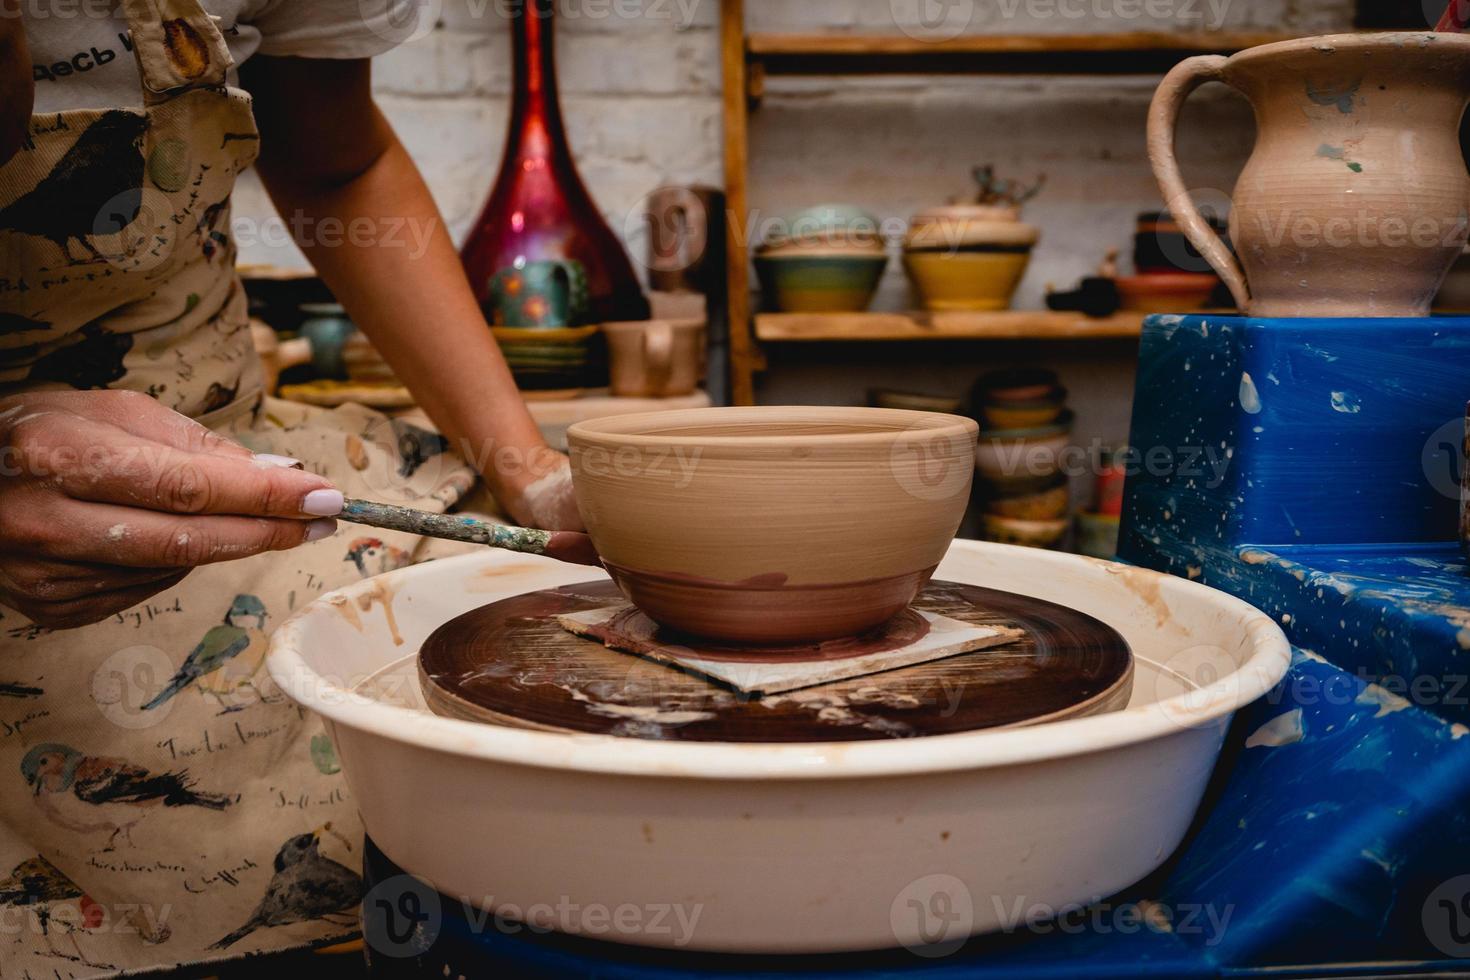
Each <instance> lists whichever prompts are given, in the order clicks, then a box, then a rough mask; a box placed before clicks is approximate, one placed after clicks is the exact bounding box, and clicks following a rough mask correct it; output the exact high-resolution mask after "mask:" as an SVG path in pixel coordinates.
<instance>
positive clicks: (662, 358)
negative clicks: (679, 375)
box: [643, 320, 674, 398]
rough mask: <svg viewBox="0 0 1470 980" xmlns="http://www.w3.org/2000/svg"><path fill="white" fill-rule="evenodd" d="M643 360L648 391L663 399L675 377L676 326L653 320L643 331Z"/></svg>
mask: <svg viewBox="0 0 1470 980" xmlns="http://www.w3.org/2000/svg"><path fill="white" fill-rule="evenodd" d="M643 359H644V363H645V364H646V365H647V371H648V391H649V394H651V395H653V396H654V397H656V398H661V397H663V396H664V394H665V393H666V392H667V391H668V387H669V381H670V380H671V379H672V378H673V375H674V325H673V324H672V323H670V322H669V321H667V320H651V321H649V323H648V325H647V328H646V329H645V330H644V331H643Z"/></svg>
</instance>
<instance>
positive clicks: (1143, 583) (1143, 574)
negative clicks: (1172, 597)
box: [1104, 564, 1173, 626]
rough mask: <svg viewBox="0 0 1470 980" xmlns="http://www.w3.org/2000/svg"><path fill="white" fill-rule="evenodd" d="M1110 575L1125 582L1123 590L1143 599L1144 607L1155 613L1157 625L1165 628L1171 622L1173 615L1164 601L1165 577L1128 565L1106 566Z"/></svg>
mask: <svg viewBox="0 0 1470 980" xmlns="http://www.w3.org/2000/svg"><path fill="white" fill-rule="evenodd" d="M1104 567H1105V568H1106V569H1107V572H1108V574H1109V575H1115V576H1117V577H1118V578H1120V579H1122V580H1123V588H1125V589H1127V590H1128V591H1129V592H1132V593H1133V594H1134V595H1136V596H1138V598H1140V599H1142V600H1143V602H1144V605H1146V606H1148V607H1149V609H1150V610H1151V611H1152V612H1153V614H1154V618H1155V619H1156V620H1157V621H1158V622H1157V625H1159V626H1163V625H1164V624H1165V623H1167V622H1169V620H1170V619H1171V618H1172V616H1173V614H1172V613H1171V612H1170V611H1169V604H1168V603H1167V602H1165V601H1164V597H1163V594H1162V590H1163V583H1164V577H1163V576H1162V575H1160V574H1159V573H1158V572H1151V571H1148V570H1147V569H1142V568H1130V567H1129V566H1127V565H1117V564H1108V565H1105V566H1104Z"/></svg>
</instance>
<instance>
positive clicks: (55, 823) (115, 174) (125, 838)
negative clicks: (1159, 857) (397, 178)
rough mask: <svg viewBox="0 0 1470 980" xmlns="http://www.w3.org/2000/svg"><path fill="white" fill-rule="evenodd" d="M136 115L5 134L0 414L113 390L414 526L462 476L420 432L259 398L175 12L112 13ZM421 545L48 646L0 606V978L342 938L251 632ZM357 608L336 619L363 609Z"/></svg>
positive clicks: (319, 840)
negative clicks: (131, 61)
mask: <svg viewBox="0 0 1470 980" xmlns="http://www.w3.org/2000/svg"><path fill="white" fill-rule="evenodd" d="M121 5H122V9H123V11H124V13H125V16H126V18H127V22H128V26H129V28H130V33H131V38H132V43H133V49H134V54H135V56H136V58H137V61H138V65H139V67H140V71H141V78H142V85H143V96H144V106H143V108H142V109H141V110H137V109H108V108H102V109H87V110H77V111H68V112H61V113H49V114H45V115H38V116H35V117H33V118H32V120H31V125H30V140H29V142H28V143H27V145H26V146H25V147H24V148H23V149H22V150H21V152H20V153H19V154H17V156H16V157H15V158H14V159H12V160H11V161H10V162H9V163H8V164H6V165H5V166H3V167H0V395H6V396H9V395H13V394H17V393H24V392H26V391H40V390H79V391H85V390H92V389H107V388H114V389H129V390H134V391H142V392H146V393H148V394H150V395H151V396H153V397H154V398H155V399H157V400H158V401H159V402H160V403H161V404H163V405H165V406H166V407H168V408H171V409H173V410H175V411H178V412H180V413H183V414H185V415H188V416H190V417H193V418H195V419H198V420H199V421H201V422H203V423H204V424H206V425H208V426H210V427H211V428H213V429H215V430H216V431H218V432H220V433H221V434H223V435H226V436H228V437H230V438H232V439H235V440H236V441H238V442H240V443H242V444H244V445H245V446H246V447H248V448H250V449H252V450H254V451H256V452H259V453H275V454H280V455H286V456H291V457H294V458H297V459H301V460H304V461H306V463H307V465H308V466H309V467H310V468H311V469H313V470H314V471H317V472H320V473H322V474H324V475H325V476H327V477H328V478H330V479H331V480H333V481H334V482H335V483H336V485H337V486H338V487H339V488H341V489H342V490H343V491H345V492H347V493H348V495H349V496H361V497H369V498H375V499H381V500H388V501H391V502H395V503H404V504H406V505H409V506H415V507H420V508H424V509H430V510H441V511H442V510H446V509H448V508H450V507H452V506H454V505H456V504H457V503H458V502H459V501H460V500H461V499H462V498H463V497H464V496H465V495H466V494H467V493H468V492H469V491H470V489H471V487H472V486H473V485H474V482H475V474H474V473H473V471H472V470H471V469H469V468H468V467H467V466H465V465H464V463H463V462H462V461H461V460H460V459H459V457H457V456H455V455H453V454H452V453H449V452H446V449H447V444H446V443H445V441H444V440H443V439H441V438H440V437H439V436H438V435H437V434H436V433H434V432H433V431H431V430H430V429H428V428H426V427H425V426H424V425H418V424H414V423H411V422H407V421H404V420H402V419H391V420H390V419H387V418H385V417H383V416H381V415H378V414H376V413H374V412H371V411H369V410H367V409H364V408H361V407H358V406H345V407H343V408H339V409H336V410H331V411H328V410H324V409H317V408H310V407H307V406H303V405H296V404H290V403H286V402H282V401H278V400H276V399H273V398H269V397H266V396H265V395H264V392H263V388H262V386H263V375H262V372H261V368H260V364H259V361H258V359H257V357H256V355H255V352H254V350H253V347H252V344H251V339H250V330H249V325H248V320H247V315H246V298H245V295H244V292H243V290H242V287H241V285H240V282H239V279H238V278H237V277H236V275H235V272H234V264H235V246H234V243H233V241H232V238H231V233H230V193H231V191H232V189H233V187H234V183H235V179H236V177H237V176H238V175H239V174H240V173H241V172H242V171H244V170H245V169H246V168H247V167H249V166H250V165H251V163H252V162H253V161H254V159H255V156H256V153H257V151H258V144H259V134H258V132H257V129H256V126H255V120H254V117H253V115H252V112H251V103H250V98H249V96H248V95H247V94H246V93H244V92H242V91H239V90H238V89H235V88H232V87H230V86H229V80H228V73H229V70H230V68H231V67H232V62H231V58H230V54H229V51H228V49H227V47H226V45H225V42H224V38H223V37H222V35H221V33H220V30H219V28H218V27H217V26H216V24H215V22H214V20H213V18H211V17H210V15H209V14H208V13H207V12H206V11H205V10H204V9H203V8H202V7H201V6H200V3H199V2H198V0H122V4H121ZM422 544H423V542H422V541H420V540H419V539H417V538H415V537H413V536H411V535H406V534H397V533H394V532H383V531H374V532H372V533H366V532H364V531H362V530H360V529H354V528H352V527H350V526H347V525H344V527H343V529H342V530H340V531H339V532H338V534H337V535H336V536H335V537H332V538H328V539H325V540H323V541H319V542H316V543H314V544H310V545H306V546H303V547H301V548H298V549H296V550H294V551H290V552H284V553H274V554H267V555H261V556H258V557H255V558H250V559H245V560H242V561H238V562H229V563H225V564H219V565H211V566H206V567H204V568H200V569H198V570H196V571H195V572H194V573H193V574H191V575H190V576H189V577H188V578H186V579H184V580H183V581H182V582H181V583H180V584H179V585H177V586H176V587H174V588H173V589H170V590H168V591H167V592H164V593H160V594H159V595H157V596H154V597H153V598H152V599H150V600H149V601H148V602H146V603H144V604H142V605H140V606H137V607H134V608H133V609H129V610H127V611H125V612H123V613H120V614H118V615H115V616H113V617H111V618H110V619H108V620H106V621H104V622H101V623H98V624H95V625H92V626H88V627H85V628H82V629H75V630H65V631H56V632H53V631H49V630H46V629H43V628H40V627H38V626H36V625H35V624H33V623H31V622H29V621H28V620H27V619H26V618H25V617H23V616H22V615H20V614H19V613H16V612H14V611H11V610H9V609H5V608H3V607H0V926H3V927H6V928H0V962H3V963H4V964H5V968H4V971H3V972H4V973H5V974H6V975H12V974H14V975H25V973H24V971H26V970H29V971H30V974H31V975H38V976H39V975H45V976H51V975H53V971H54V975H56V976H61V977H68V976H88V975H93V974H97V973H107V972H114V971H117V970H126V969H144V968H148V967H153V966H159V965H169V964H191V963H198V962H204V961H208V960H212V959H217V958H222V957H229V956H235V955H240V954H244V953H250V952H260V951H267V950H278V949H286V948H292V947H300V946H306V945H319V944H325V943H329V942H333V941H337V940H340V939H342V938H345V937H347V936H349V935H351V934H353V933H355V932H356V929H357V909H356V906H357V902H358V899H359V892H360V886H361V881H360V879H359V877H358V873H357V870H356V869H357V867H358V866H359V862H360V861H361V841H362V829H361V826H360V824H359V821H358V817H357V814H356V811H355V808H354V806H353V802H352V800H351V799H350V798H349V795H348V791H347V787H346V784H345V783H344V782H343V779H342V776H341V775H340V770H339V766H338V763H337V759H336V755H335V752H334V750H333V747H332V745H331V742H330V740H329V739H328V738H327V736H326V735H325V733H324V731H323V729H322V726H321V724H320V723H319V722H318V721H317V720H316V719H315V718H314V717H310V716H307V715H305V714H303V713H302V712H301V711H300V710H299V709H298V708H296V706H295V705H294V704H292V703H291V702H290V701H288V700H287V699H286V698H285V697H284V695H283V694H282V693H281V692H280V691H279V690H277V689H275V687H274V686H273V684H272V683H271V681H270V678H269V676H268V675H267V673H266V671H265V669H264V666H263V663H264V658H265V652H266V643H267V637H268V636H269V633H270V631H271V629H273V628H274V627H275V626H276V625H278V624H279V623H280V622H281V621H282V620H283V619H285V618H286V617H287V616H289V615H290V614H291V613H292V612H293V611H295V610H297V609H299V608H300V607H301V606H302V605H304V604H305V603H307V602H310V601H311V600H312V599H314V598H316V597H317V596H319V595H320V594H322V593H323V592H326V591H329V590H331V589H334V588H337V587H339V586H341V585H345V584H347V583H349V582H351V581H355V580H357V579H359V578H362V577H365V576H369V575H374V574H377V573H379V572H382V571H387V570H390V569H392V568H396V567H399V566H402V565H404V564H408V563H410V562H411V561H414V560H416V559H418V558H420V557H422V556H423V550H422V547H421V546H422ZM390 613H391V610H375V611H372V612H371V613H370V612H368V611H364V613H363V615H364V616H366V615H369V614H373V615H380V614H390Z"/></svg>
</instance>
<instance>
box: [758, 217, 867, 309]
mask: <svg viewBox="0 0 1470 980" xmlns="http://www.w3.org/2000/svg"><path fill="white" fill-rule="evenodd" d="M887 265H888V252H887V250H886V249H885V247H884V244H883V236H882V235H881V234H880V233H879V228H878V219H877V218H875V217H874V216H873V215H871V214H869V213H868V212H866V211H864V210H862V209H861V208H857V207H853V206H852V205H847V204H819V205H817V206H816V207H811V208H806V209H804V210H801V211H797V212H795V213H793V214H790V215H787V216H786V217H785V218H783V219H782V220H781V221H779V222H777V225H776V227H775V228H774V229H772V230H771V232H770V233H769V234H767V235H766V237H765V241H764V243H763V244H762V245H761V246H760V248H758V249H756V253H755V271H756V275H757V276H759V277H760V282H761V289H762V290H763V291H764V293H765V297H766V305H767V307H769V308H771V309H773V310H779V311H781V312H784V313H857V312H861V311H863V310H866V309H867V308H868V304H869V303H871V302H872V301H873V294H874V293H875V292H877V290H878V281H879V280H880V279H882V278H883V270H884V268H885V267H887Z"/></svg>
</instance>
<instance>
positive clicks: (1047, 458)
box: [974, 368, 1072, 548]
mask: <svg viewBox="0 0 1470 980" xmlns="http://www.w3.org/2000/svg"><path fill="white" fill-rule="evenodd" d="M974 407H975V414H976V415H977V417H978V418H979V420H980V426H981V432H980V444H979V448H978V450H977V453H976V458H975V465H976V467H977V468H978V469H979V475H980V482H979V495H980V498H981V500H982V501H983V506H984V511H985V513H984V516H983V517H982V519H981V520H982V531H981V533H982V536H983V537H984V538H985V539H986V540H987V541H999V542H1001V543H1003V544H1019V545H1027V546H1030V547H1035V548H1056V547H1060V545H1061V543H1062V539H1063V538H1064V537H1066V534H1067V528H1068V525H1069V524H1070V521H1069V520H1068V513H1069V510H1070V496H1071V489H1070V487H1069V485H1068V481H1067V476H1066V474H1065V473H1063V472H1062V452H1063V450H1065V449H1066V448H1067V447H1068V446H1069V445H1070V444H1071V441H1072V413H1071V411H1070V410H1069V409H1068V408H1067V390H1066V389H1065V388H1063V387H1062V386H1061V385H1059V384H1058V383H1057V377H1056V375H1055V374H1054V373H1053V372H1051V371H1047V370H1044V369H1041V368H1023V369H1017V370H1011V371H998V372H994V373H991V374H987V375H985V376H984V377H982V378H981V379H980V380H979V382H978V383H977V384H976V386H975V395H974Z"/></svg>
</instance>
